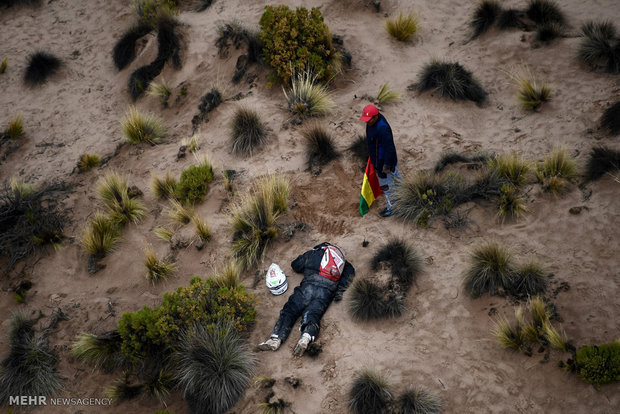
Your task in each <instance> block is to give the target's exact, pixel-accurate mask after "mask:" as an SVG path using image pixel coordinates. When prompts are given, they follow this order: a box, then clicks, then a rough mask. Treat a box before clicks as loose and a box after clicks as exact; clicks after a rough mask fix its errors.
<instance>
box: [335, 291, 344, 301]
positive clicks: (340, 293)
mask: <svg viewBox="0 0 620 414" xmlns="http://www.w3.org/2000/svg"><path fill="white" fill-rule="evenodd" d="M342 294H343V292H336V295H335V296H334V301H335V302H340V301H341V300H342Z"/></svg>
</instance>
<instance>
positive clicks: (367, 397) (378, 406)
mask: <svg viewBox="0 0 620 414" xmlns="http://www.w3.org/2000/svg"><path fill="white" fill-rule="evenodd" d="M391 397H392V395H391V394H390V391H389V384H388V382H387V379H385V378H384V377H383V376H381V375H380V374H378V373H377V372H375V371H374V370H372V369H364V370H362V371H361V372H359V373H357V374H356V377H355V380H354V381H353V386H352V387H351V391H350V392H349V410H350V411H351V412H352V413H353V414H381V413H383V412H385V411H386V410H387V408H388V406H389V403H390V399H391Z"/></svg>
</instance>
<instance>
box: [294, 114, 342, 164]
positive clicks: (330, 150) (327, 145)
mask: <svg viewBox="0 0 620 414" xmlns="http://www.w3.org/2000/svg"><path fill="white" fill-rule="evenodd" d="M302 136H303V138H304V144H305V148H304V149H305V153H306V164H307V165H308V168H309V169H310V170H311V171H312V172H314V173H318V172H320V171H321V167H322V166H324V165H326V164H328V163H329V162H330V161H333V160H335V159H336V158H338V157H339V156H340V154H339V153H338V151H336V146H335V143H334V138H333V137H332V136H331V135H330V134H329V132H327V130H326V129H325V128H324V127H322V126H320V125H318V124H315V125H312V126H310V127H308V128H306V129H304V131H303V132H302Z"/></svg>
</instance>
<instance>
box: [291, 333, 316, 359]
mask: <svg viewBox="0 0 620 414" xmlns="http://www.w3.org/2000/svg"><path fill="white" fill-rule="evenodd" d="M311 341H312V337H311V336H310V334H309V333H304V334H303V335H302V336H301V338H299V341H298V342H297V345H295V349H294V350H293V355H295V356H302V355H303V354H304V352H305V351H306V349H307V348H308V345H310V342H311Z"/></svg>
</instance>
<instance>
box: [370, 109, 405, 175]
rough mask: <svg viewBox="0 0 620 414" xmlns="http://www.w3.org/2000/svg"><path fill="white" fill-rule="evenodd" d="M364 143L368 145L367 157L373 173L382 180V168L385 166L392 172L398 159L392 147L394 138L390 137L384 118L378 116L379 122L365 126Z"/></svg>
mask: <svg viewBox="0 0 620 414" xmlns="http://www.w3.org/2000/svg"><path fill="white" fill-rule="evenodd" d="M366 142H367V143H368V155H369V156H370V162H372V165H373V167H375V171H377V174H378V175H379V176H381V177H382V178H383V177H385V175H384V174H383V166H384V165H387V166H389V167H390V170H392V171H394V169H395V168H396V163H397V162H398V159H397V158H396V147H395V146H394V137H393V136H392V128H390V124H388V122H387V120H386V119H385V117H384V116H383V115H381V114H379V120H378V121H377V122H376V123H375V124H374V125H373V126H370V125H368V124H366Z"/></svg>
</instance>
